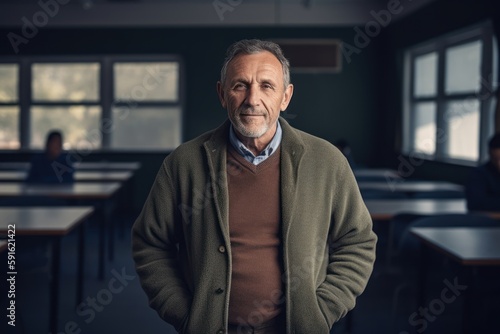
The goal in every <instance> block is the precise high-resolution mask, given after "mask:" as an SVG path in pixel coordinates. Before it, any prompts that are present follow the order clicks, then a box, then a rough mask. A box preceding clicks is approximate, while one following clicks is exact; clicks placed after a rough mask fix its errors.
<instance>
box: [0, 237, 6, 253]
mask: <svg viewBox="0 0 500 334" xmlns="http://www.w3.org/2000/svg"><path fill="white" fill-rule="evenodd" d="M6 249H7V241H5V240H0V253H2V252H3V251H4V250H6Z"/></svg>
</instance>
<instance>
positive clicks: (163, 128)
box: [0, 56, 183, 150]
mask: <svg viewBox="0 0 500 334" xmlns="http://www.w3.org/2000/svg"><path fill="white" fill-rule="evenodd" d="M181 71H182V66H181V62H180V60H179V59H178V58H176V57H173V56H162V57H159V56H158V57H112V56H101V57H87V58H85V57H78V58H71V57H65V58H58V57H55V58H44V57H36V58H22V59H17V62H12V63H8V62H4V63H0V149H17V148H21V147H22V148H33V149H40V148H43V145H44V142H45V137H46V135H47V133H48V132H49V131H50V130H51V129H60V130H61V131H62V132H63V134H64V147H65V148H66V149H84V150H93V149H101V148H103V149H114V150H118V149H123V150H131V149H132V150H170V149H173V148H175V147H177V146H178V145H179V144H180V143H181V138H182V131H181V130H182V106H183V101H182V98H181V97H182V92H181V85H180V82H181V75H182V72H181ZM18 90H19V91H18ZM19 96H23V98H20V97H19ZM19 101H23V102H22V103H21V102H19Z"/></svg>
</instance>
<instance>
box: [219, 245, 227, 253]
mask: <svg viewBox="0 0 500 334" xmlns="http://www.w3.org/2000/svg"><path fill="white" fill-rule="evenodd" d="M219 252H221V253H225V252H226V247H224V246H223V245H220V246H219Z"/></svg>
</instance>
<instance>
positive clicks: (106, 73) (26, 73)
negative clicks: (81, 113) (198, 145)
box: [0, 54, 185, 153]
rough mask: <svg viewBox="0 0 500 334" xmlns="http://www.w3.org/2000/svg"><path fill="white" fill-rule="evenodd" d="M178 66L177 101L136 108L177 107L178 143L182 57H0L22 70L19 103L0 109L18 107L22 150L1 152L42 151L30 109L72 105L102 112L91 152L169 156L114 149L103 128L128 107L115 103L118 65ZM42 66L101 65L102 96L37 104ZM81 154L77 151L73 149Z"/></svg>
mask: <svg viewBox="0 0 500 334" xmlns="http://www.w3.org/2000/svg"><path fill="white" fill-rule="evenodd" d="M158 62H175V63H177V64H178V69H179V70H178V100H177V101H176V102H173V101H154V102H153V101H147V100H146V101H136V100H134V104H135V105H137V106H138V107H140V106H154V107H159V106H160V107H172V106H175V107H178V108H179V109H180V117H179V118H180V120H181V124H180V125H179V126H180V129H179V137H180V138H179V143H182V142H183V140H184V126H185V125H184V123H185V122H184V119H185V117H184V115H185V87H184V82H185V67H184V62H183V59H182V58H181V56H179V55H174V54H163V55H142V54H139V55H125V56H124V55H113V54H108V55H85V56H73V55H70V56H65V55H57V56H25V57H17V58H16V57H0V64H17V65H18V67H19V72H18V74H19V77H18V100H17V102H0V106H2V107H3V106H18V107H19V143H20V145H19V148H18V149H7V148H2V149H0V151H2V152H15V151H21V150H22V151H39V150H40V149H36V148H31V147H30V143H31V138H30V137H31V129H30V126H31V108H32V107H34V106H40V107H46V106H53V107H68V106H73V105H81V106H97V107H99V108H100V109H101V116H100V120H99V131H100V134H101V136H102V137H101V146H100V147H98V148H92V149H91V150H90V151H92V152H99V151H110V152H139V153H147V152H152V153H158V152H168V151H171V150H172V149H173V148H165V149H161V148H140V149H139V148H114V147H111V136H112V131H104V130H103V129H102V128H103V127H104V126H106V125H105V122H106V121H108V120H109V122H113V119H112V108H113V107H115V106H121V105H124V104H127V103H126V102H116V100H115V98H114V80H113V79H114V73H113V70H114V68H113V66H114V64H115V63H158ZM43 63H54V64H64V63H98V64H99V67H100V68H99V74H98V75H99V79H98V80H99V90H98V91H99V95H98V99H97V101H85V100H84V101H36V100H35V99H34V98H33V94H32V69H33V65H34V64H43ZM71 150H78V148H71Z"/></svg>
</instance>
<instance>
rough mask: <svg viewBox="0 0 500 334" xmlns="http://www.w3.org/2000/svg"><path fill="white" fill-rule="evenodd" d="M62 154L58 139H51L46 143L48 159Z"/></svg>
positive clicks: (60, 143)
mask: <svg viewBox="0 0 500 334" xmlns="http://www.w3.org/2000/svg"><path fill="white" fill-rule="evenodd" d="M61 152H62V142H61V138H60V137H57V136H56V137H53V138H52V139H51V140H50V141H49V142H48V143H47V154H48V156H49V157H50V158H52V159H55V158H57V157H58V156H59V154H61Z"/></svg>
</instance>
